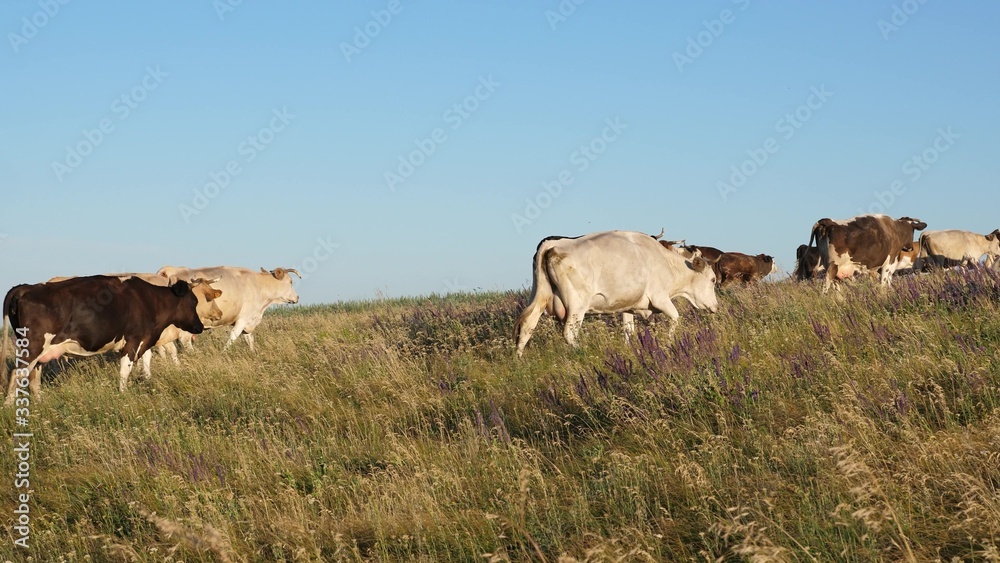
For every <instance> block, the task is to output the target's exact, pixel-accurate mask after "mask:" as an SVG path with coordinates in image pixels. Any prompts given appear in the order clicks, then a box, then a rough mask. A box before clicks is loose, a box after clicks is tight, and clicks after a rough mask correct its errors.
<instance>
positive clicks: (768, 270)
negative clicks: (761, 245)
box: [756, 254, 778, 276]
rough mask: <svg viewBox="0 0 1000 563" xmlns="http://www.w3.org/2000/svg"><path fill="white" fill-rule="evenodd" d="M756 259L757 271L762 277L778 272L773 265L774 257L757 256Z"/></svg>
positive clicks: (776, 266) (775, 265)
mask: <svg viewBox="0 0 1000 563" xmlns="http://www.w3.org/2000/svg"><path fill="white" fill-rule="evenodd" d="M756 258H757V270H758V271H759V272H760V273H761V274H763V275H764V276H769V275H771V274H776V273H777V272H778V265H777V264H775V263H774V256H768V255H767V254H758V255H757V256H756Z"/></svg>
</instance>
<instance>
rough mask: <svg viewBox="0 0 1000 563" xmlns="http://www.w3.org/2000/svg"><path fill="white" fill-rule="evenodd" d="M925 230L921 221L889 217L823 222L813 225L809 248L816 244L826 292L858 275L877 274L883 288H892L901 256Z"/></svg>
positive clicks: (828, 220) (925, 225)
mask: <svg viewBox="0 0 1000 563" xmlns="http://www.w3.org/2000/svg"><path fill="white" fill-rule="evenodd" d="M926 227H927V224H926V223H924V222H923V221H920V220H919V219H913V218H910V217H902V218H900V219H893V218H892V217H889V216H887V215H859V216H857V217H853V218H851V219H847V220H845V221H835V220H833V219H828V218H824V219H820V220H819V221H817V222H816V224H815V225H813V229H812V234H811V235H810V238H809V246H812V243H813V241H814V240H815V241H816V246H817V248H819V251H820V258H821V262H822V266H823V267H824V268H826V283H825V284H824V286H823V292H824V293H826V292H827V291H829V290H830V287H831V286H832V285H834V281H835V280H843V279H846V278H850V277H851V276H853V275H854V274H855V273H857V272H861V273H864V272H869V271H877V272H878V273H879V277H880V279H881V282H882V285H889V284H890V283H891V281H892V274H893V272H894V271H895V270H896V267H897V266H898V264H899V257H900V253H901V252H902V250H903V248H904V247H905V246H908V245H912V243H913V232H914V231H919V230H923V229H925V228H926ZM837 289H838V290H839V289H840V286H839V285H837Z"/></svg>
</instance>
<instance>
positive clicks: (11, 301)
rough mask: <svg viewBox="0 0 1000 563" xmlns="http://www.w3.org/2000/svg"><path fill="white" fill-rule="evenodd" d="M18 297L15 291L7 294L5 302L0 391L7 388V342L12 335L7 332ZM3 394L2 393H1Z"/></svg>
mask: <svg viewBox="0 0 1000 563" xmlns="http://www.w3.org/2000/svg"><path fill="white" fill-rule="evenodd" d="M16 301H17V299H16V297H15V296H14V290H13V289H12V290H10V291H8V292H7V295H6V296H4V300H3V341H2V342H0V390H2V389H6V388H7V341H8V340H9V339H10V338H9V335H10V333H9V332H7V327H8V326H9V325H10V308H11V307H12V306H16ZM14 350H15V354H16V353H17V352H16V350H17V347H14ZM0 393H2V391H0Z"/></svg>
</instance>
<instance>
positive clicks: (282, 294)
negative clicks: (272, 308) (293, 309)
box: [260, 268, 302, 303]
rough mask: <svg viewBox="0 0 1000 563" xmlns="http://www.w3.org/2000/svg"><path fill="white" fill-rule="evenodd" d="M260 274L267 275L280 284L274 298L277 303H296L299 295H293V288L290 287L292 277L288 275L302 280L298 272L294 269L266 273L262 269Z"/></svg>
mask: <svg viewBox="0 0 1000 563" xmlns="http://www.w3.org/2000/svg"><path fill="white" fill-rule="evenodd" d="M260 273H262V274H267V275H269V276H271V277H272V278H274V279H275V280H277V281H279V282H281V284H280V290H279V291H278V294H277V295H275V296H274V298H275V299H276V300H277V301H280V302H282V303H298V302H299V294H298V293H295V288H293V287H292V276H291V275H290V274H295V275H296V276H299V279H302V275H301V274H299V272H298V270H295V269H294V268H288V269H285V268H275V269H273V270H271V271H267V270H265V269H264V268H261V269H260Z"/></svg>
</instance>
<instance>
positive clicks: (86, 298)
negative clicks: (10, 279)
mask: <svg viewBox="0 0 1000 563" xmlns="http://www.w3.org/2000/svg"><path fill="white" fill-rule="evenodd" d="M197 307H198V299H197V298H196V297H195V294H194V293H193V292H192V291H191V286H190V285H188V283H187V282H184V281H179V282H177V283H175V284H173V285H170V286H168V287H160V286H155V285H152V284H150V283H149V282H147V281H144V280H142V279H139V278H135V277H131V278H127V279H124V280H122V279H119V278H116V277H107V276H87V277H80V278H71V279H68V280H65V281H60V282H55V283H41V284H34V285H27V284H24V285H18V286H15V287H14V288H12V289H11V290H10V291H9V292H7V295H6V296H5V298H4V303H3V315H4V323H3V325H4V327H3V342H2V344H0V358H6V353H7V340H8V333H7V327H8V324H9V325H10V327H11V328H13V329H14V331H15V335H17V336H18V338H19V339H22V340H23V339H27V341H28V342H27V346H16V348H15V349H16V350H17V352H16V354H15V355H16V357H17V358H18V361H17V362H16V363H15V367H16V366H17V365H21V364H24V365H26V368H24V369H25V370H26V371H25V372H24V373H27V374H29V375H30V378H29V387H30V389H31V391H32V392H34V393H38V392H40V383H39V382H40V380H41V369H42V368H41V364H44V363H47V362H50V361H52V360H55V359H56V358H59V357H60V356H62V355H63V354H70V355H74V356H93V355H96V354H102V353H105V352H112V351H115V352H119V353H120V354H121V369H120V371H119V380H118V389H119V390H120V391H123V392H124V391H125V386H126V384H127V383H128V376H129V374H130V373H131V372H132V367H133V365H134V362H136V361H138V359H139V357H140V356H142V355H143V354H144V353H145V352H146V351H147V350H149V349H150V348H151V347H152V346H153V345H154V344H156V342H157V341H158V340H159V339H160V335H161V334H162V333H163V331H164V330H165V329H166V328H167V327H169V326H170V325H174V326H176V327H178V328H180V329H182V330H186V331H188V332H190V333H192V334H199V333H201V332H202V331H203V330H204V328H205V327H204V325H203V324H202V322H201V319H200V318H199V317H198V310H197ZM22 331H26V334H22ZM25 351H26V352H25ZM25 353H26V354H27V355H22V354H25ZM0 363H3V368H0V370H2V374H0V375H2V378H6V376H7V362H6V360H4V361H3V362H0ZM18 379H19V377H11V378H10V380H9V382H8V385H7V398H6V401H5V402H4V404H6V405H9V404H11V403H13V402H14V388H15V382H16V381H17V380H18Z"/></svg>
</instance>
